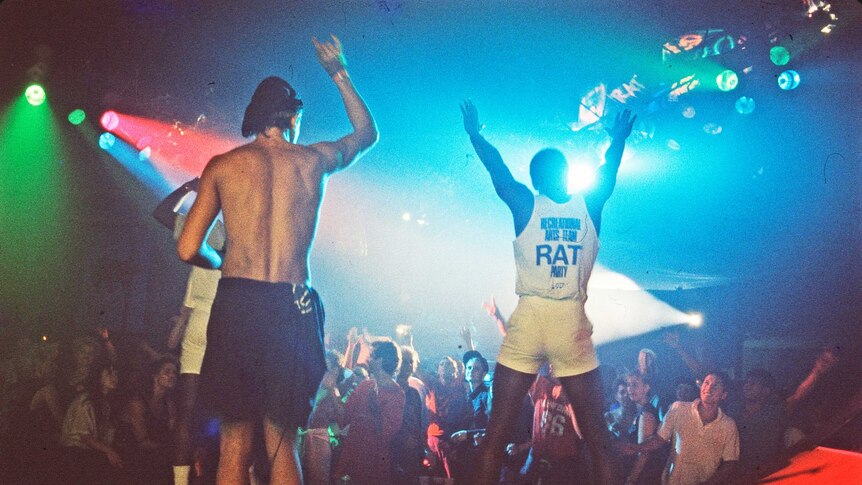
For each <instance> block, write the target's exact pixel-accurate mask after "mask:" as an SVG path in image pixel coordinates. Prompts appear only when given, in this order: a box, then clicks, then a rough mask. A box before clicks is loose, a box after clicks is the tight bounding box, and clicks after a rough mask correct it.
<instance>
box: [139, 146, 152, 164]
mask: <svg viewBox="0 0 862 485" xmlns="http://www.w3.org/2000/svg"><path fill="white" fill-rule="evenodd" d="M152 151H153V150H152V148H150V147H144V149H143V150H141V151H140V152H138V160H140V161H142V162H143V161H145V160H149V159H150V154H151V153H152Z"/></svg>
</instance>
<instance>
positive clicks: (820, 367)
mask: <svg viewBox="0 0 862 485" xmlns="http://www.w3.org/2000/svg"><path fill="white" fill-rule="evenodd" d="M837 362H838V356H837V355H835V352H833V351H832V350H831V349H826V350H824V351H823V352H821V353H820V355H818V356H817V360H816V361H815V362H814V372H816V373H817V374H821V375H822V374H825V373H826V372H829V369H831V368H832V367H834V366H835V364H836V363H837Z"/></svg>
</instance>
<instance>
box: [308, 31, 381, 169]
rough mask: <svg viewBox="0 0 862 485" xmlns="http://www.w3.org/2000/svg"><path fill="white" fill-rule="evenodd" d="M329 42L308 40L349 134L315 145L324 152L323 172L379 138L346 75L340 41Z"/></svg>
mask: <svg viewBox="0 0 862 485" xmlns="http://www.w3.org/2000/svg"><path fill="white" fill-rule="evenodd" d="M331 37H332V42H326V41H324V42H320V41H318V40H317V39H316V38H312V39H311V42H312V43H313V44H314V49H315V51H317V59H318V60H319V61H320V65H321V66H323V68H324V69H325V70H326V73H327V74H329V76H330V77H331V78H332V80H333V82H335V86H336V87H337V88H338V92H339V93H341V99H342V101H344V107H345V109H346V110H347V118H348V119H349V120H350V124H351V125H352V126H353V133H350V134H349V135H347V136H345V137H343V138H341V139H340V140H338V141H335V142H326V143H317V144H315V145H314V147H315V148H317V149H318V150H320V151H321V152H323V153H324V155H325V156H324V158H325V159H326V160H327V162H328V163H327V167H326V171H327V172H335V171H337V170H341V169H343V168H347V166H349V165H350V164H351V163H353V162H355V161H356V160H358V159H359V157H360V156H361V155H362V154H363V153H364V152H365V151H367V150H368V149H370V148H371V147H372V146H374V144H375V143H377V140H378V139H379V137H380V136H379V134H378V132H377V124H376V123H374V118H373V117H372V116H371V111H369V110H368V106H367V105H366V104H365V101H363V100H362V97H361V96H359V93H358V92H357V91H356V87H354V86H353V81H351V80H350V76H349V75H348V74H347V60H346V59H345V58H344V52H343V51H342V49H341V41H340V40H338V37H336V36H334V35H331Z"/></svg>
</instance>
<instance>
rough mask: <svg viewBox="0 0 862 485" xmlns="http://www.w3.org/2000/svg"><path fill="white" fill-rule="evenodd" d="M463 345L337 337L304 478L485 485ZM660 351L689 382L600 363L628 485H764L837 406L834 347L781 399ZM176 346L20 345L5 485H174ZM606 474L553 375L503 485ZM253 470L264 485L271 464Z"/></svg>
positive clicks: (549, 372) (772, 386)
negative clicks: (477, 484) (478, 476)
mask: <svg viewBox="0 0 862 485" xmlns="http://www.w3.org/2000/svg"><path fill="white" fill-rule="evenodd" d="M489 308H491V309H493V310H496V309H495V308H494V306H493V305H491V306H489ZM495 313H496V312H495ZM492 315H493V313H492ZM496 315H497V318H499V313H496ZM504 325H505V324H504ZM408 328H409V327H408ZM502 328H503V329H504V330H505V327H502ZM462 336H464V337H465V344H464V346H465V348H467V349H468V350H467V351H466V352H464V353H463V354H462V355H448V356H443V357H441V358H439V359H438V358H435V359H432V361H431V365H421V364H422V362H421V361H420V353H419V351H418V350H417V348H415V347H414V345H413V339H412V338H411V337H410V332H409V330H408V331H407V332H405V331H404V328H403V326H402V328H401V329H399V332H397V333H394V335H393V337H392V338H390V337H386V336H372V335H369V334H367V333H364V332H359V331H357V330H356V329H355V328H353V329H351V331H350V332H349V333H348V334H347V335H346V336H344V337H343V338H341V339H339V338H329V339H327V340H328V341H340V342H345V341H346V343H347V344H346V348H344V347H342V348H339V349H335V348H329V349H327V352H326V366H327V370H326V373H325V374H324V376H323V379H322V380H321V382H320V385H319V387H318V390H317V393H316V394H315V396H314V400H313V403H312V404H313V405H312V412H311V414H310V416H309V419H308V422H307V424H306V425H305V426H302V427H301V428H300V429H299V430H298V433H297V434H298V436H299V446H298V449H299V455H300V460H301V466H302V470H303V474H304V482H305V483H308V484H331V483H392V484H417V483H467V484H469V483H473V481H472V477H473V474H474V473H475V470H476V466H477V459H478V448H479V445H480V444H481V443H482V440H483V439H484V436H485V431H486V427H487V424H488V420H489V417H490V416H492V415H493V408H492V406H491V402H492V399H491V396H492V389H493V385H492V382H493V381H492V375H491V372H490V371H491V367H490V366H489V363H488V360H487V359H486V358H485V357H484V356H483V355H482V354H481V353H479V352H478V351H476V350H475V348H474V347H473V339H472V338H471V337H470V333H469V331H465V332H463V333H462ZM113 340H119V341H120V342H121V343H120V344H118V345H115V344H114V342H113ZM664 340H665V343H666V344H667V345H666V346H664V347H663V348H664V351H665V352H667V353H668V354H670V355H671V356H673V355H674V354H675V355H676V356H677V357H679V358H681V359H682V361H684V362H687V363H688V364H690V366H689V367H690V368H689V369H687V370H686V372H684V373H682V375H679V376H670V375H666V373H664V372H662V371H661V370H660V368H659V367H658V365H657V362H658V357H657V356H656V353H655V352H653V351H652V350H650V349H643V350H641V352H640V353H639V355H638V356H637V358H634V356H633V358H632V362H630V363H614V364H615V365H607V364H606V365H604V366H603V373H604V374H605V377H606V380H607V381H608V382H609V383H610V385H609V386H606V389H605V391H606V393H605V416H604V417H605V423H606V425H607V430H608V433H609V434H611V435H612V436H613V440H614V448H613V449H614V453H615V457H616V460H617V467H618V469H619V472H620V475H619V479H620V481H619V483H626V484H635V483H637V484H658V483H673V484H675V483H734V482H735V481H738V483H750V482H751V481H753V478H754V477H758V476H762V475H763V474H764V473H766V472H768V471H770V470H771V468H770V467H771V466H772V465H774V464H775V463H777V462H776V460H777V459H780V458H782V457H784V456H786V454H787V453H788V450H792V448H793V447H794V446H796V445H797V443H799V442H800V441H801V440H804V438H805V437H806V436H813V435H816V429H817V427H818V425H820V424H823V423H824V422H825V421H826V420H827V419H828V416H827V415H826V414H827V413H829V412H830V411H829V410H830V409H831V410H833V411H832V412H834V410H835V409H840V407H839V408H835V407H834V403H832V406H830V403H828V402H827V401H828V399H826V397H827V396H825V395H824V392H825V391H824V388H823V381H824V380H825V381H829V380H830V378H831V377H830V376H832V375H833V374H835V373H836V370H835V369H836V362H837V360H838V357H837V353H836V352H835V351H832V350H824V351H823V352H822V353H821V354H820V355H819V356H818V357H817V358H816V360H815V362H814V365H813V366H812V368H811V371H810V372H809V374H808V375H807V376H806V377H805V379H803V380H802V381H801V382H800V383H799V384H798V386H796V387H795V388H791V389H779V388H778V387H777V384H776V378H775V377H774V376H773V375H772V374H771V373H770V372H769V371H767V370H765V369H752V370H750V371H749V372H748V373H747V374H746V375H745V376H744V378H743V379H739V380H734V379H731V378H730V377H728V374H727V373H725V372H724V371H712V370H704V369H706V368H705V367H704V366H703V365H702V364H701V363H700V362H698V361H696V360H695V359H694V358H693V357H692V356H691V355H690V354H689V353H688V351H687V350H686V348H685V347H684V346H682V345H681V344H680V341H679V335H678V334H676V333H667V334H666V335H665V339H664ZM178 350H179V346H175V347H174V348H173V349H170V348H168V347H167V342H166V343H165V344H163V345H162V346H151V345H149V344H147V343H146V341H144V340H142V339H140V338H133V337H130V336H123V335H121V336H120V337H115V338H114V339H112V338H109V334H108V332H107V331H106V330H104V329H100V330H99V331H97V332H93V333H92V334H89V335H82V336H78V337H76V338H73V339H71V340H67V341H64V342H63V343H62V344H58V343H56V342H44V341H36V342H29V341H28V342H25V341H22V342H21V343H20V345H19V348H18V351H17V352H16V353H15V355H10V356H8V357H6V358H5V359H4V361H3V364H4V365H3V370H4V374H3V375H4V387H3V390H2V396H3V402H2V404H3V408H2V414H0V418H2V419H0V424H2V430H0V432H2V436H3V437H4V439H3V442H2V449H0V452H2V456H4V457H5V463H4V464H3V467H2V469H3V472H2V473H3V475H0V476H4V477H5V479H4V480H3V482H4V483H76V484H77V483H112V484H154V485H156V484H172V483H174V479H173V474H172V467H173V458H174V456H175V451H176V439H175V438H176V432H177V423H178V417H179V407H180V405H179V392H178V386H177V375H178V360H177V357H176V354H177V353H178ZM625 364H631V365H630V367H627V366H626V365H625ZM730 370H732V368H730ZM849 397H850V396H849V395H846V394H845V395H844V398H845V399H847V398H849ZM845 405H848V406H849V405H850V403H849V401H847V402H846V403H845ZM195 422H196V423H198V425H197V426H196V428H199V429H196V430H194V432H193V433H192V434H193V435H195V436H197V438H196V439H195V442H196V446H195V448H196V450H195V453H194V455H195V460H194V463H195V466H194V467H193V472H192V477H191V483H212V482H213V481H214V479H215V470H214V468H213V464H214V463H216V462H217V460H218V456H217V455H218V447H217V446H212V441H215V440H217V438H216V437H215V436H213V434H212V433H208V431H207V429H205V428H207V427H210V426H212V425H211V423H210V420H208V419H198V420H195ZM207 441H209V442H210V443H209V446H208V445H207ZM845 444H846V443H845ZM855 449H856V450H860V449H862V442H860V441H859V440H858V438H857V441H856V442H855ZM208 454H209V455H210V456H207V455H208ZM259 455H260V454H259ZM592 470H593V468H592V458H591V456H590V451H589V448H588V447H587V446H586V444H585V443H584V440H583V436H582V434H581V431H580V429H579V426H578V420H577V415H576V414H575V412H574V411H573V409H572V406H571V404H570V402H569V400H568V399H567V397H566V394H565V391H564V390H563V388H562V385H561V384H560V381H559V380H558V379H557V378H555V377H554V370H553V368H551V367H547V366H546V367H545V368H543V369H542V371H541V372H540V373H539V375H538V377H537V378H536V380H535V382H534V383H533V384H532V386H531V388H530V392H529V395H528V396H527V397H526V398H525V400H524V402H523V405H522V411H521V417H520V418H519V420H518V423H517V425H516V426H515V427H514V428H513V429H512V430H511V432H510V434H509V440H508V445H507V447H506V459H505V463H504V466H503V468H502V471H501V474H500V483H512V484H539V483H542V484H566V483H592V482H591V480H592V478H593V476H592V473H593V472H592ZM249 473H250V477H251V478H250V480H257V481H258V482H257V483H265V482H264V480H266V477H268V470H267V460H266V456H265V455H263V456H258V458H256V459H255V460H254V462H253V466H252V467H251V470H250V471H249Z"/></svg>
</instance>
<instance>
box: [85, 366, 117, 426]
mask: <svg viewBox="0 0 862 485" xmlns="http://www.w3.org/2000/svg"><path fill="white" fill-rule="evenodd" d="M113 368H114V365H113V363H111V360H110V359H108V358H107V357H100V358H98V359H96V360H95V361H94V362H93V365H92V367H90V372H89V373H88V374H87V379H86V380H85V381H84V390H83V391H82V392H83V393H85V394H86V395H87V397H86V399H87V401H89V402H90V404H91V405H92V406H93V412H94V413H95V415H96V428H97V429H101V428H102V426H104V424H105V418H109V416H108V414H109V413H110V412H111V400H110V398H109V397H108V396H106V395H104V394H102V372H104V371H106V370H111V369H113Z"/></svg>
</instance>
